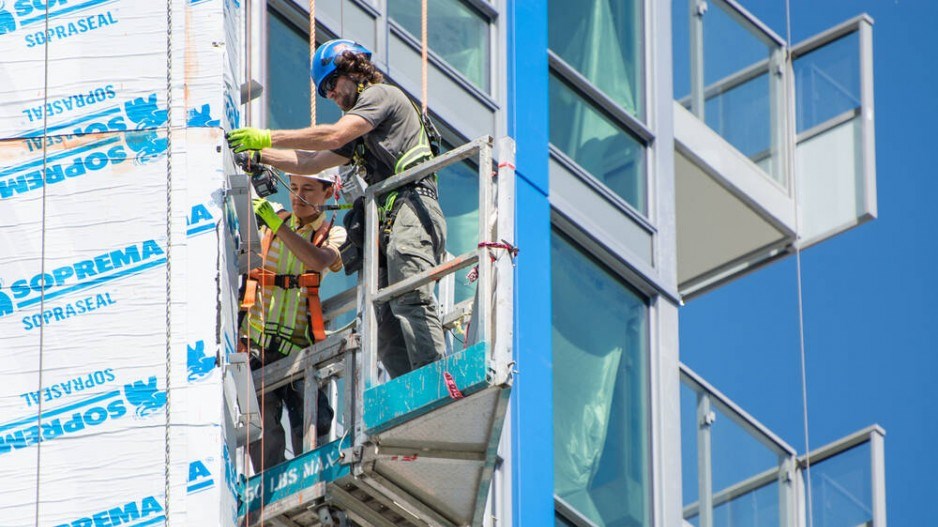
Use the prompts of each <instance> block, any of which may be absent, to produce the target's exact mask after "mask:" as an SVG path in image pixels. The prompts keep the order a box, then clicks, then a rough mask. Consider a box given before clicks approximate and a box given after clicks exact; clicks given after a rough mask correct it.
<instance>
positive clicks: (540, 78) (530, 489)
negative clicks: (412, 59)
mask: <svg viewBox="0 0 938 527" xmlns="http://www.w3.org/2000/svg"><path fill="white" fill-rule="evenodd" d="M507 26H508V133H509V134H510V135H511V136H512V137H514V138H515V141H516V142H517V147H518V151H517V170H518V181H517V186H516V206H517V210H516V218H517V233H516V241H517V244H518V247H519V248H520V249H521V253H520V255H519V258H518V266H517V268H516V277H515V284H516V288H515V294H516V298H515V321H516V326H515V342H514V350H515V360H516V361H517V369H518V372H519V373H518V375H517V376H515V382H514V386H513V388H512V396H511V404H512V406H511V415H512V422H511V427H512V445H511V448H512V452H511V456H512V518H513V523H514V525H518V526H522V527H525V526H528V527H542V526H545V525H553V524H554V514H553V510H554V506H553V493H554V474H553V459H554V453H553V452H554V451H553V437H554V436H553V405H552V370H551V361H552V353H551V339H550V328H551V310H550V298H551V295H550V278H551V275H550V205H549V203H548V201H547V193H548V172H547V170H548V169H547V167H548V163H547V162H548V149H547V146H548V98H547V2H545V1H532V0H509V1H508V24H507Z"/></svg>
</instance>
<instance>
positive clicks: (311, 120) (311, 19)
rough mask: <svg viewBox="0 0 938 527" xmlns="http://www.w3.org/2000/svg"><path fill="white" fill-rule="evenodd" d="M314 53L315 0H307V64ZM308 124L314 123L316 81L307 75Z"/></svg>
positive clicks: (311, 62) (311, 60)
mask: <svg viewBox="0 0 938 527" xmlns="http://www.w3.org/2000/svg"><path fill="white" fill-rule="evenodd" d="M315 54H316V0H309V61H310V62H309V64H310V66H312V64H313V56H314V55H315ZM309 124H310V125H311V126H312V125H315V124H316V81H315V79H313V77H312V75H311V76H310V77H309Z"/></svg>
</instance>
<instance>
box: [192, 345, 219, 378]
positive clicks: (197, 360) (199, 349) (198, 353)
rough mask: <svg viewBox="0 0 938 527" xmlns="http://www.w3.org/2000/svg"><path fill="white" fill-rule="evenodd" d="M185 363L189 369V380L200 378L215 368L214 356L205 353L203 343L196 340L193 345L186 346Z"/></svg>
mask: <svg viewBox="0 0 938 527" xmlns="http://www.w3.org/2000/svg"><path fill="white" fill-rule="evenodd" d="M186 347H187V348H188V353H187V355H186V365H187V366H188V369H189V382H192V381H197V380H199V379H202V378H204V377H206V376H208V374H210V373H212V370H213V369H215V357H214V356H211V357H209V356H208V355H206V354H205V343H204V342H203V341H201V340H200V341H198V342H196V343H195V345H194V346H186Z"/></svg>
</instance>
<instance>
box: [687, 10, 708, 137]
mask: <svg viewBox="0 0 938 527" xmlns="http://www.w3.org/2000/svg"><path fill="white" fill-rule="evenodd" d="M687 5H688V10H689V13H690V14H689V16H688V20H689V21H690V38H688V42H690V55H689V56H690V111H691V113H692V114H694V115H695V116H696V117H697V118H698V119H700V120H701V121H704V104H705V102H706V100H705V98H704V93H705V88H706V86H705V85H704V21H703V17H704V14H705V13H706V12H707V2H706V0H688V3H687ZM704 122H706V121H704Z"/></svg>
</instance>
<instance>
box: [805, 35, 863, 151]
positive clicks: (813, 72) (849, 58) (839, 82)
mask: <svg viewBox="0 0 938 527" xmlns="http://www.w3.org/2000/svg"><path fill="white" fill-rule="evenodd" d="M794 68H795V101H796V112H797V114H796V115H797V117H796V119H797V126H798V132H799V133H801V132H803V131H805V130H808V129H810V128H813V127H815V126H817V125H819V124H822V123H824V122H825V121H827V120H829V119H831V118H833V117H837V116H838V115H840V114H842V113H844V112H847V111H849V110H853V109H856V108H859V107H860V37H859V34H857V33H851V34H849V35H847V36H845V37H842V38H840V39H838V40H835V41H834V42H831V43H830V44H827V45H825V46H823V47H820V48H818V49H816V50H814V51H812V52H810V53H808V54H806V55H802V56H801V57H798V59H797V60H795V62H794Z"/></svg>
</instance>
